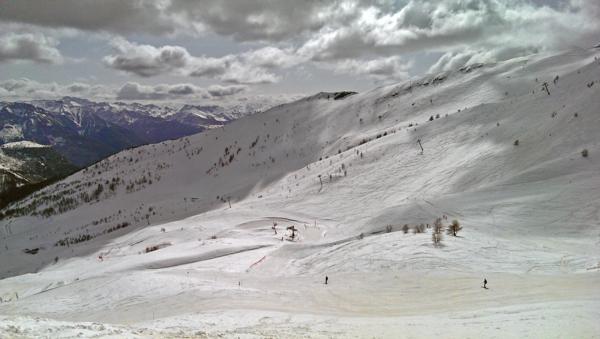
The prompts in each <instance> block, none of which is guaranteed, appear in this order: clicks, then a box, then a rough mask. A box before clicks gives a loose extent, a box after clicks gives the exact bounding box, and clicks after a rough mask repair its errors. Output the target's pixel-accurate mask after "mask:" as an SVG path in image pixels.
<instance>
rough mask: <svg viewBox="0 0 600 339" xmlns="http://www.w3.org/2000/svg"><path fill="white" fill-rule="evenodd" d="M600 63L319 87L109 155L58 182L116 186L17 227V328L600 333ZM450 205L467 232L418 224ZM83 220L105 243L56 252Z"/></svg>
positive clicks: (578, 59) (139, 333)
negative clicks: (438, 231) (343, 91)
mask: <svg viewBox="0 0 600 339" xmlns="http://www.w3.org/2000/svg"><path fill="white" fill-rule="evenodd" d="M594 56H598V52H597V51H594V50H575V51H569V52H566V53H561V54H557V55H533V56H530V57H528V58H519V59H515V60H509V61H507V62H504V63H499V64H492V65H477V67H471V68H470V69H469V70H468V71H467V70H466V69H465V70H457V71H455V72H449V73H447V74H443V75H441V76H440V75H438V76H428V77H425V78H424V79H423V80H421V81H412V82H409V83H407V84H399V85H392V86H386V87H381V88H377V89H375V90H373V91H370V92H367V93H360V94H356V95H352V96H349V97H346V98H344V99H343V100H330V99H328V98H327V95H326V94H319V95H318V96H316V97H312V98H310V99H305V100H300V101H297V102H295V103H291V104H288V105H282V106H278V107H275V108H273V109H271V110H269V111H267V112H264V113H258V114H255V115H252V116H248V117H244V118H241V119H239V120H236V121H234V122H232V123H230V124H228V125H227V126H225V127H221V128H217V129H211V130H209V131H206V132H205V133H201V134H198V135H194V136H191V137H186V138H182V139H179V140H175V141H168V142H163V143H160V144H156V145H147V146H143V147H140V148H136V149H131V150H126V151H123V152H121V153H119V154H116V155H114V156H112V157H110V158H108V159H106V160H103V161H101V162H100V163H98V164H96V165H94V166H92V167H91V168H90V169H89V170H86V171H80V172H78V173H76V174H74V175H73V176H71V177H69V178H67V179H65V180H64V181H62V182H60V183H57V184H55V185H53V186H50V187H48V188H46V189H44V190H43V191H42V193H45V194H51V193H55V192H59V191H62V190H64V191H67V192H68V191H69V190H70V189H72V190H74V191H76V187H78V186H77V185H79V184H80V183H90V187H91V188H86V187H88V186H85V185H84V186H83V187H84V188H83V189H84V190H86V191H87V192H90V191H91V190H92V189H93V188H94V187H95V186H96V185H97V184H98V183H103V182H106V181H107V180H108V181H110V180H112V178H114V177H119V178H121V179H122V180H123V181H124V183H125V184H123V185H121V186H118V187H117V188H116V189H115V191H114V192H110V191H108V189H107V188H106V187H105V191H104V193H103V195H102V196H101V197H100V199H98V201H92V202H90V203H82V204H81V205H79V206H77V208H75V209H73V210H69V211H66V212H64V213H61V214H56V215H52V216H50V217H47V218H42V217H40V216H21V217H17V218H7V219H4V220H2V221H0V239H1V240H0V277H4V279H2V280H0V297H1V298H2V300H3V303H2V304H0V336H8V337H10V336H22V337H31V338H34V337H44V336H46V337H55V336H56V337H69V336H83V337H92V336H99V337H111V336H112V337H193V336H196V337H219V336H221V337H235V338H237V337H240V338H263V337H285V338H294V337H315V338H330V337H343V338H348V337H356V338H363V337H376V338H378V337H389V338H396V337H448V338H465V337H481V336H485V337H491V338H507V337H508V338H511V337H512V338H522V337H543V338H553V337H556V338H563V337H577V338H579V337H586V338H588V337H590V338H591V337H597V336H598V333H600V325H598V322H597V319H598V317H599V316H600V251H599V248H598V246H599V245H600V243H599V242H598V239H599V237H600V228H599V224H598V220H600V209H598V206H600V173H599V172H598V170H597V169H598V168H600V157H599V156H598V154H599V152H598V150H599V149H600V148H599V145H600V134H598V133H597V131H598V128H599V127H600V115H599V113H598V112H599V110H598V109H599V108H600V99H599V98H600V96H598V90H599V89H600V87H599V86H593V87H591V88H589V87H587V86H586V84H588V83H589V82H590V81H592V80H594V81H596V82H597V81H598V79H600V63H599V62H598V61H595V60H594ZM556 75H560V80H559V81H558V82H557V83H556V84H554V83H552V79H554V77H555V76H556ZM544 81H547V82H548V83H549V90H550V92H551V95H547V94H546V93H545V92H544V91H542V90H541V84H542V83H543V82H544ZM413 103H414V104H413ZM553 112H556V114H553ZM575 113H577V116H575ZM437 114H439V115H440V117H439V118H437V119H436V118H435V116H436V115H437ZM431 116H434V120H433V121H429V118H430V117H431ZM409 126H410V127H409ZM418 139H421V141H422V144H423V148H424V152H423V153H422V154H421V151H420V148H419V146H418V145H417V144H416V141H417V140H418ZM517 139H518V140H519V145H518V146H515V145H514V141H515V140H517ZM257 140H258V141H257ZM363 141H364V142H363ZM225 148H227V154H226V151H225ZM238 148H240V149H241V151H239V153H238V152H237V149H238ZM583 149H588V150H589V156H588V157H582V156H581V151H582V150H583ZM232 153H233V154H234V158H233V159H232V161H231V162H229V156H230V154H232ZM219 159H220V160H221V161H224V162H225V164H224V165H223V166H221V165H219ZM215 163H216V164H217V165H216V166H215V165H214V164H215ZM344 171H346V175H344ZM319 175H320V176H321V177H320V178H321V181H322V182H323V185H322V186H321V184H320V180H319ZM142 176H143V177H145V178H146V179H148V178H151V179H152V181H153V182H152V184H149V183H146V184H140V185H136V186H135V187H134V189H132V190H129V191H127V190H126V189H125V187H124V186H125V185H126V184H129V183H130V182H134V181H135V180H138V179H140V178H142ZM65 194H71V195H72V196H76V195H77V194H78V192H77V191H76V192H75V193H65ZM217 197H218V198H217ZM31 199H32V198H30V199H29V200H28V199H26V200H24V201H22V202H20V203H18V204H17V205H16V206H13V207H19V206H21V207H22V206H25V205H26V204H27V203H28V202H30V200H31ZM228 200H229V202H230V203H231V208H230V207H229V202H228ZM48 201H50V200H48ZM44 204H46V205H42V206H40V209H42V208H44V207H46V206H47V204H48V203H44ZM442 215H446V216H447V217H448V218H447V219H444V221H443V222H444V224H445V225H447V224H448V223H449V222H450V221H451V220H452V219H458V220H459V221H460V222H461V224H462V225H463V227H464V229H463V230H462V231H461V232H459V236H458V237H453V236H450V235H446V234H444V238H443V242H442V246H440V247H434V246H433V245H432V242H431V228H429V229H427V228H426V229H425V233H417V234H415V233H413V231H412V229H414V227H415V225H418V224H421V223H423V224H430V225H431V224H432V223H433V221H434V219H435V218H436V217H439V216H442ZM124 221H127V222H130V223H131V225H130V226H128V227H126V228H123V229H119V230H116V231H114V232H110V233H102V231H103V230H106V229H107V228H108V227H112V226H114V225H115V224H117V223H121V222H124ZM274 223H277V226H276V230H277V234H275V232H274V231H273V229H272V226H273V224H274ZM405 224H407V225H409V226H410V228H411V231H409V232H408V233H407V234H404V232H403V231H402V228H403V225H405ZM290 226H294V227H295V228H296V229H298V233H297V234H298V236H297V237H295V239H294V241H291V240H290V239H289V234H290V231H286V228H287V227H290ZM387 230H390V232H387ZM78 234H98V236H97V237H95V238H94V239H92V240H90V241H85V242H82V243H78V244H72V245H70V246H69V247H66V246H65V247H63V246H54V244H55V243H56V242H57V241H58V240H61V239H63V238H65V237H66V236H76V235H78ZM282 238H283V240H282ZM153 246H158V247H160V248H159V249H157V250H154V251H150V252H147V249H148V248H151V247H153ZM33 248H39V253H38V254H36V255H32V254H26V253H24V252H23V250H24V249H33ZM55 258H57V260H56V261H55ZM326 275H327V276H328V277H329V284H328V285H325V284H324V278H325V276H326ZM484 278H486V279H487V280H488V287H489V289H483V288H481V284H482V281H483V279H484ZM17 295H18V299H17Z"/></svg>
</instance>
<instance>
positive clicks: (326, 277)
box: [325, 276, 329, 285]
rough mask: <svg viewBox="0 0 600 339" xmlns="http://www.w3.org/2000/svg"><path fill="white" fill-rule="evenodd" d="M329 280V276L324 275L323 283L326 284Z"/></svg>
mask: <svg viewBox="0 0 600 339" xmlns="http://www.w3.org/2000/svg"><path fill="white" fill-rule="evenodd" d="M328 281H329V277H328V276H325V285H327V282H328Z"/></svg>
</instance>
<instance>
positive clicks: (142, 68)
mask: <svg viewBox="0 0 600 339" xmlns="http://www.w3.org/2000/svg"><path fill="white" fill-rule="evenodd" d="M112 45H113V47H114V54H111V55H108V56H106V57H104V59H103V61H104V64H105V65H106V66H108V67H110V68H113V69H117V70H120V71H124V72H128V73H133V74H136V75H139V76H142V77H151V76H158V75H161V74H176V75H184V76H192V77H206V78H213V79H218V80H221V81H224V82H230V83H235V84H259V83H274V82H277V81H278V80H279V77H278V76H277V75H275V74H273V73H272V71H271V70H272V69H275V68H285V67H291V66H293V65H296V64H297V63H299V62H300V59H299V58H298V57H297V56H294V55H293V54H292V52H291V50H283V49H279V48H276V47H264V48H260V49H257V50H251V51H248V52H244V53H240V54H236V55H234V54H229V55H225V56H223V57H219V58H214V57H206V56H199V57H196V56H192V55H190V53H189V52H188V51H187V49H185V48H183V47H181V46H161V47H155V46H151V45H141V44H136V43H132V42H129V41H126V40H124V39H121V38H119V39H115V40H113V41H112Z"/></svg>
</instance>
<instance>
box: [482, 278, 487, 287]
mask: <svg viewBox="0 0 600 339" xmlns="http://www.w3.org/2000/svg"><path fill="white" fill-rule="evenodd" d="M486 285H487V279H486V278H483V288H485V289H487V286H486Z"/></svg>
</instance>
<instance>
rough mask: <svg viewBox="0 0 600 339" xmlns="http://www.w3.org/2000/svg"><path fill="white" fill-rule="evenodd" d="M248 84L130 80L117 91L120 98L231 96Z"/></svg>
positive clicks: (151, 98) (206, 97)
mask: <svg viewBox="0 0 600 339" xmlns="http://www.w3.org/2000/svg"><path fill="white" fill-rule="evenodd" d="M246 89H247V88H246V86H238V85H234V86H210V87H209V88H208V89H206V88H202V87H198V86H195V85H192V84H175V85H166V84H161V85H155V86H147V85H141V84H139V83H137V82H128V83H126V84H124V85H123V86H122V87H121V88H119V89H118V90H117V92H116V98H117V99H118V100H156V101H158V100H166V99H177V98H182V97H187V98H191V97H194V98H204V99H210V98H212V97H224V96H231V95H235V94H237V93H241V92H243V91H245V90H246Z"/></svg>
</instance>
